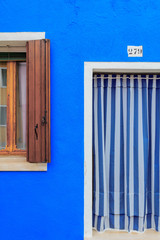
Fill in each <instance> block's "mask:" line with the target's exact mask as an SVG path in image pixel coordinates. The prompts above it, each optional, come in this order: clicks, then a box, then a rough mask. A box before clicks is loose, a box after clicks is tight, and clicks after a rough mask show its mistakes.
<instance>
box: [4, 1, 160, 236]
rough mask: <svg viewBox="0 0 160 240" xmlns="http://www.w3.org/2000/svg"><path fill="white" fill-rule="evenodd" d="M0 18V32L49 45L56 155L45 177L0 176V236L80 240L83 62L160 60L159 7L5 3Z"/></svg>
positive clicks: (105, 3) (26, 174)
mask: <svg viewBox="0 0 160 240" xmlns="http://www.w3.org/2000/svg"><path fill="white" fill-rule="evenodd" d="M0 12H1V14H0V22H1V24H0V32H25V31H26V32H27V31H33V32H38V31H39V32H43V31H45V32H46V38H49V39H50V40H51V149H52V152H51V160H52V163H51V164H49V166H48V172H46V173H40V172H38V173H32V172H23V173H21V172H1V173H0V238H1V239H3V240H11V239H12V240H22V239H23V240H44V239H45V240H53V239H54V240H61V239H63V240H82V239H83V206H84V204H83V198H84V196H83V182H84V181H83V168H84V166H83V162H84V148H83V142H84V140H83V128H84V124H83V110H84V109H83V103H84V101H83V96H84V94H83V74H84V67H83V66H84V61H160V44H159V39H160V27H159V26H160V14H159V13H160V1H158V0H157V1H156V0H141V1H139V0H108V1H106V0H97V1H95V0H86V1H85V0H52V1H50V0H43V1H42V0H28V1H24V0H21V1H20V0H19V1H18V0H17V1H13V0H4V1H1V3H0ZM127 45H143V47H144V57H143V58H128V57H127V50H126V49H127ZM60 236H62V237H60Z"/></svg>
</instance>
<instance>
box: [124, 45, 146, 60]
mask: <svg viewBox="0 0 160 240" xmlns="http://www.w3.org/2000/svg"><path fill="white" fill-rule="evenodd" d="M127 52H128V57H143V47H142V46H127Z"/></svg>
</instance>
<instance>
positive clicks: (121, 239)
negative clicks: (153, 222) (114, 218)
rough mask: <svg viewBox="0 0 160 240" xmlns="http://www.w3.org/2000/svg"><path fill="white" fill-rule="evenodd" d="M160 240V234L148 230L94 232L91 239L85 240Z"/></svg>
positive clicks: (86, 239) (85, 239)
mask: <svg viewBox="0 0 160 240" xmlns="http://www.w3.org/2000/svg"><path fill="white" fill-rule="evenodd" d="M151 239H153V240H159V239H160V233H159V232H156V231H154V230H146V231H145V232H144V233H136V232H132V233H127V232H118V231H106V232H103V233H98V232H97V231H95V230H93V232H92V237H91V238H84V240H151Z"/></svg>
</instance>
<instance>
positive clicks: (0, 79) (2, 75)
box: [0, 67, 7, 150]
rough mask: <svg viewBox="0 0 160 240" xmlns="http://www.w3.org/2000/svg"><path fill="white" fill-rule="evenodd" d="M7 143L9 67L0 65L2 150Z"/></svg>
mask: <svg viewBox="0 0 160 240" xmlns="http://www.w3.org/2000/svg"><path fill="white" fill-rule="evenodd" d="M6 145H7V68H5V67H0V150H2V149H5V148H6Z"/></svg>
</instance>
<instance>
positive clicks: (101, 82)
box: [93, 74, 160, 232]
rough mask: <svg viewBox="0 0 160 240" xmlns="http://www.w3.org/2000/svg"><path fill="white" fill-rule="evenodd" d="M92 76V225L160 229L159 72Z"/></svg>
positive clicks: (97, 227)
mask: <svg viewBox="0 0 160 240" xmlns="http://www.w3.org/2000/svg"><path fill="white" fill-rule="evenodd" d="M93 78H94V79H93V159H94V162H93V166H94V176H93V188H94V189H93V227H94V228H96V229H97V230H98V231H104V230H106V229H118V230H127V231H132V230H135V231H140V232H142V231H144V230H145V229H148V228H153V229H155V230H157V231H160V174H159V165H160V76H159V75H114V74H109V75H108V74H95V75H94V77H93Z"/></svg>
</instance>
